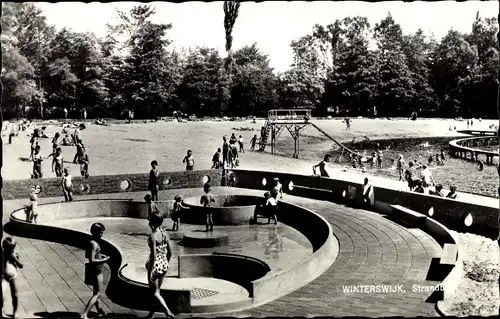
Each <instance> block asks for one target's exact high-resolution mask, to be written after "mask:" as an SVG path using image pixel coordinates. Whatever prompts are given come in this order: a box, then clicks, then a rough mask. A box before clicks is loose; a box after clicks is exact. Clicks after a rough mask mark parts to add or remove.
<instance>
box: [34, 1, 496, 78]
mask: <svg viewBox="0 0 500 319" xmlns="http://www.w3.org/2000/svg"><path fill="white" fill-rule="evenodd" d="M138 4H140V3H138V2H111V3H99V2H92V3H82V2H60V3H46V2H39V3H37V4H36V5H37V6H38V7H40V8H41V9H42V10H43V12H44V14H45V15H46V17H47V20H48V23H50V24H53V25H55V26H56V28H57V29H62V28H64V27H67V28H70V29H72V30H73V31H77V32H87V31H91V32H94V33H95V34H96V35H97V36H104V35H105V34H106V30H107V28H106V24H107V23H111V24H114V23H116V22H117V21H118V19H117V14H116V9H119V10H121V11H128V10H129V9H131V8H132V7H134V6H135V5H138ZM152 4H153V5H154V7H155V8H156V12H157V13H156V15H155V16H154V17H153V19H152V20H153V21H154V22H162V23H172V29H171V30H170V31H169V32H168V38H169V39H171V40H173V43H172V45H175V46H176V48H180V47H183V48H186V49H187V48H190V47H193V48H194V47H196V46H208V47H211V48H216V49H218V50H219V52H220V53H221V55H222V56H225V32H224V24H223V21H224V11H223V2H222V1H217V2H209V3H204V2H186V3H169V2H152ZM498 10H499V4H498V1H467V2H455V1H438V2H411V3H404V2H402V1H387V2H361V1H339V2H333V1H318V2H314V1H311V2H305V1H290V2H281V1H266V2H261V3H253V2H244V3H242V4H241V7H240V12H239V16H238V19H237V20H236V25H235V27H234V31H233V50H237V49H239V48H241V47H243V46H245V45H251V44H253V43H257V46H258V47H259V49H260V51H261V52H263V53H265V54H267V55H268V56H269V59H270V64H271V66H272V67H273V68H275V71H278V72H280V71H281V72H282V71H285V70H286V69H288V67H289V65H290V64H291V63H292V61H293V54H292V50H291V48H290V42H291V41H292V40H296V39H298V38H300V37H301V36H303V35H306V34H308V33H310V32H311V30H312V27H313V26H314V24H316V23H319V24H321V25H328V24H330V23H333V22H335V20H337V19H342V18H344V17H347V16H356V15H359V16H365V17H367V18H368V20H369V22H370V24H371V25H372V26H373V25H374V24H375V23H377V22H379V21H380V20H382V19H383V18H384V17H385V16H386V15H387V13H388V12H390V13H391V14H392V16H393V18H394V20H395V21H396V23H398V24H400V25H401V28H402V29H403V33H405V34H406V33H412V32H415V31H416V30H418V29H419V28H421V29H423V30H424V31H425V32H426V33H428V34H430V33H433V34H434V36H435V37H436V39H438V40H439V39H441V38H442V37H443V36H444V35H446V33H447V32H448V30H450V29H451V28H453V29H455V30H457V31H460V32H470V30H471V28H472V22H473V21H474V19H475V16H476V12H477V11H479V14H480V15H481V16H482V17H493V16H495V17H496V16H497V15H498Z"/></svg>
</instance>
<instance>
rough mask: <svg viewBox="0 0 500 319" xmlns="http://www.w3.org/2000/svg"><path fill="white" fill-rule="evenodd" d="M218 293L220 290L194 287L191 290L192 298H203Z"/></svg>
mask: <svg viewBox="0 0 500 319" xmlns="http://www.w3.org/2000/svg"><path fill="white" fill-rule="evenodd" d="M218 293H219V292H218V291H213V290H208V289H201V288H196V287H194V288H193V290H191V298H192V299H202V298H207V297H211V296H214V295H216V294H218Z"/></svg>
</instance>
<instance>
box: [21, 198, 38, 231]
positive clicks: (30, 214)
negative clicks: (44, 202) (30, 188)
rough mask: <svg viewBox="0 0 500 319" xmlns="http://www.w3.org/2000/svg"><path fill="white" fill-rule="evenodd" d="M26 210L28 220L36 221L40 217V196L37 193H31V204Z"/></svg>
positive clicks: (30, 221)
mask: <svg viewBox="0 0 500 319" xmlns="http://www.w3.org/2000/svg"><path fill="white" fill-rule="evenodd" d="M24 211H25V212H26V221H27V222H29V223H33V222H34V223H35V224H36V220H37V217H38V196H36V194H30V204H29V205H28V206H25V207H24Z"/></svg>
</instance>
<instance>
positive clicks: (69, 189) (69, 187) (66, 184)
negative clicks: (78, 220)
mask: <svg viewBox="0 0 500 319" xmlns="http://www.w3.org/2000/svg"><path fill="white" fill-rule="evenodd" d="M61 186H62V189H63V193H64V200H65V201H66V202H68V201H70V202H71V201H72V200H73V196H72V194H73V183H72V181H71V174H70V173H69V169H68V168H67V167H66V168H64V176H63V177H62V178H61Z"/></svg>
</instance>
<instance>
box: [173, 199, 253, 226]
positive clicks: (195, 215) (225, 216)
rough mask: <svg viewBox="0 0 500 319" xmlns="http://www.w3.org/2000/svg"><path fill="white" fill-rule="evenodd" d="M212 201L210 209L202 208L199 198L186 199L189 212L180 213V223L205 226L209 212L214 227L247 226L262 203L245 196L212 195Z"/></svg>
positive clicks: (185, 202)
mask: <svg viewBox="0 0 500 319" xmlns="http://www.w3.org/2000/svg"><path fill="white" fill-rule="evenodd" d="M214 199H215V202H214V203H212V206H211V207H203V206H201V204H200V196H198V197H190V198H186V199H185V200H184V204H185V206H186V207H189V210H184V211H183V212H182V214H181V222H183V223H188V224H196V225H205V222H206V219H207V217H206V214H207V212H208V211H210V212H211V213H212V218H213V221H214V224H215V225H245V224H247V225H248V222H249V220H250V218H252V217H253V215H254V212H255V209H256V206H257V205H259V204H262V202H263V198H261V197H257V196H245V195H227V196H224V195H214Z"/></svg>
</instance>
